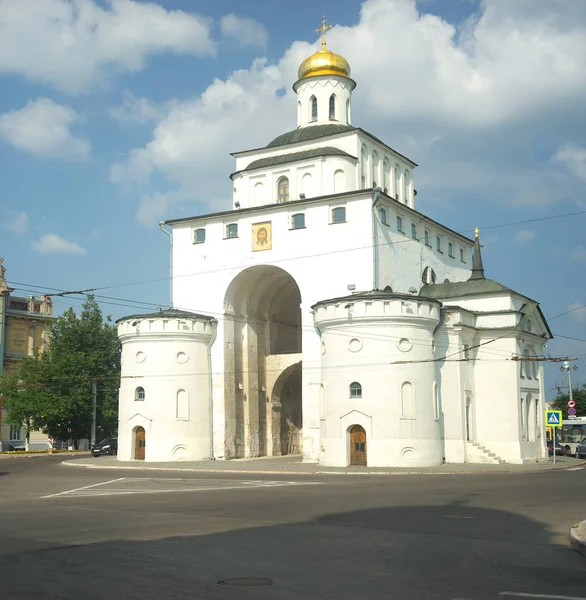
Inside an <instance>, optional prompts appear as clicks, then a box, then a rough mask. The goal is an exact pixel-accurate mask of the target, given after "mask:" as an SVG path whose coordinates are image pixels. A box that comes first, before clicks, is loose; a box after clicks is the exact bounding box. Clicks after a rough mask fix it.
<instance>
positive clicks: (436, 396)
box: [433, 381, 440, 419]
mask: <svg viewBox="0 0 586 600" xmlns="http://www.w3.org/2000/svg"><path fill="white" fill-rule="evenodd" d="M433 416H434V417H435V418H436V419H439V418H440V403H439V391H438V387H437V381H434V382H433Z"/></svg>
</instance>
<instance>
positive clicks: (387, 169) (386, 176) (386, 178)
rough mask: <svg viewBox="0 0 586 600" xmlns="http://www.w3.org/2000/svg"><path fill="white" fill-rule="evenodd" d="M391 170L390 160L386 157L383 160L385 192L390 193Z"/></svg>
mask: <svg viewBox="0 0 586 600" xmlns="http://www.w3.org/2000/svg"><path fill="white" fill-rule="evenodd" d="M389 172H390V166H389V161H388V160H387V159H386V158H385V159H384V160H383V192H384V193H385V194H388V193H389Z"/></svg>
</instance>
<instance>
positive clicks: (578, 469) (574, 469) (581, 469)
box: [566, 467, 584, 471]
mask: <svg viewBox="0 0 586 600" xmlns="http://www.w3.org/2000/svg"><path fill="white" fill-rule="evenodd" d="M583 470H584V467H572V468H571V469H566V471H583Z"/></svg>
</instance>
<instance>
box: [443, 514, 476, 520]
mask: <svg viewBox="0 0 586 600" xmlns="http://www.w3.org/2000/svg"><path fill="white" fill-rule="evenodd" d="M442 517H443V518H444V519H476V517H460V516H458V515H442Z"/></svg>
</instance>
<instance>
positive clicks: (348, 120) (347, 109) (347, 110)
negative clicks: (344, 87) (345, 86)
mask: <svg viewBox="0 0 586 600" xmlns="http://www.w3.org/2000/svg"><path fill="white" fill-rule="evenodd" d="M346 123H348V125H350V100H349V99H348V100H346Z"/></svg>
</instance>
